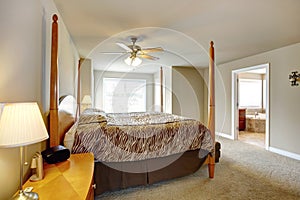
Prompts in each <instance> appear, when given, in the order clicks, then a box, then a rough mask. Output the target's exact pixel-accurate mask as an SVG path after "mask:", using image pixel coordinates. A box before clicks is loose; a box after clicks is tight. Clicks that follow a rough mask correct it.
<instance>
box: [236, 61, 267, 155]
mask: <svg viewBox="0 0 300 200" xmlns="http://www.w3.org/2000/svg"><path fill="white" fill-rule="evenodd" d="M232 89H233V93H232V95H233V96H232V108H233V111H232V112H233V115H232V116H233V120H232V122H233V124H232V127H233V129H232V130H234V139H236V140H241V141H243V142H246V143H250V144H254V145H257V146H260V147H263V148H266V149H268V147H269V128H268V127H269V64H268V63H267V64H262V65H257V66H252V67H246V68H242V69H238V70H234V71H232Z"/></svg>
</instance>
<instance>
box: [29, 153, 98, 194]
mask: <svg viewBox="0 0 300 200" xmlns="http://www.w3.org/2000/svg"><path fill="white" fill-rule="evenodd" d="M44 173H45V176H44V179H43V180H40V181H37V182H32V181H30V180H28V181H27V182H26V183H25V184H24V185H23V189H25V188H26V187H33V192H36V193H38V194H39V197H40V199H42V200H46V199H72V200H77V199H86V197H87V195H88V192H89V189H90V186H91V184H92V182H93V173H94V156H93V154H92V153H84V154H71V156H70V158H69V159H68V160H66V161H64V162H60V163H56V164H47V163H44Z"/></svg>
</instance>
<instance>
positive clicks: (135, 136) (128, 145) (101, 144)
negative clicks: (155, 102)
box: [72, 109, 213, 162]
mask: <svg viewBox="0 0 300 200" xmlns="http://www.w3.org/2000/svg"><path fill="white" fill-rule="evenodd" d="M195 149H202V150H205V151H207V152H211V151H213V141H212V139H211V136H210V132H209V130H208V129H207V128H206V127H205V126H204V125H203V124H201V123H200V122H199V121H196V120H193V119H189V118H185V117H182V116H177V115H172V114H167V113H156V112H153V113H114V114H112V113H104V112H103V111H101V110H97V109H88V110H85V111H84V112H83V113H82V115H81V116H80V118H79V121H78V124H77V129H76V133H75V140H74V144H73V148H72V153H83V152H93V153H94V157H95V159H96V160H98V161H104V162H123V161H137V160H145V159H150V158H157V157H164V156H168V155H172V154H176V153H183V152H185V151H187V150H195Z"/></svg>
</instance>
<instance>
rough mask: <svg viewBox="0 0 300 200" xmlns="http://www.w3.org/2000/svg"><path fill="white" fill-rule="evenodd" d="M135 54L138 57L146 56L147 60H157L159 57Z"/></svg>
mask: <svg viewBox="0 0 300 200" xmlns="http://www.w3.org/2000/svg"><path fill="white" fill-rule="evenodd" d="M137 56H138V57H140V58H146V59H149V60H158V59H159V58H157V57H154V56H150V55H148V54H138V55H137Z"/></svg>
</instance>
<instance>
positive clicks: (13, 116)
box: [0, 103, 49, 148]
mask: <svg viewBox="0 0 300 200" xmlns="http://www.w3.org/2000/svg"><path fill="white" fill-rule="evenodd" d="M1 107H2V109H1ZM1 107H0V109H1V111H0V147H4V148H7V147H19V146H25V145H29V144H34V143H38V142H41V141H43V140H46V139H47V138H48V137H49V136H48V132H47V130H46V127H45V124H44V121H43V118H42V115H41V112H40V109H39V107H38V105H37V103H7V104H4V105H2V106H1Z"/></svg>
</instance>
